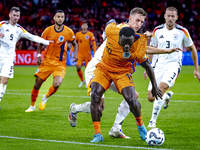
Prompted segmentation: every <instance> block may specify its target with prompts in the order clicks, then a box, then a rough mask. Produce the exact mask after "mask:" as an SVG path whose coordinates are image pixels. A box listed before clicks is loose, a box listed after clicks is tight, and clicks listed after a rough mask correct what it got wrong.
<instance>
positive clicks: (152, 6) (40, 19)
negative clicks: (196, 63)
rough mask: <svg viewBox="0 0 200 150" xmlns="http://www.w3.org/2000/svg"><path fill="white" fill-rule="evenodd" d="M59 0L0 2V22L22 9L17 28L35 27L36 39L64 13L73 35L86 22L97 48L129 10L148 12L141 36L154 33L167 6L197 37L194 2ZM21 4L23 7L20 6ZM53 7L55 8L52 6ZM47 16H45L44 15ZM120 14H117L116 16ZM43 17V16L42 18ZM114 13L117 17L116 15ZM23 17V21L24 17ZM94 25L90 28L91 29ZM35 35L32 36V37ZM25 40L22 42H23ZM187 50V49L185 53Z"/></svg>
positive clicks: (199, 5) (198, 18)
mask: <svg viewBox="0 0 200 150" xmlns="http://www.w3.org/2000/svg"><path fill="white" fill-rule="evenodd" d="M58 1H59V0H41V1H38V0H28V1H26V0H15V1H11V0H1V2H0V20H8V18H7V15H8V14H9V10H10V8H11V7H12V5H16V6H18V7H20V8H21V9H22V14H21V16H22V18H24V19H21V20H20V22H19V23H20V24H21V25H22V26H24V27H25V29H26V30H27V31H29V32H31V31H30V30H28V29H27V28H26V26H28V25H30V26H31V27H33V26H37V27H36V29H35V32H37V33H38V34H37V35H41V33H42V31H43V30H44V29H45V28H46V27H47V26H49V25H51V24H53V22H52V20H49V19H48V18H49V17H50V18H51V17H52V16H53V14H52V12H55V10H56V8H55V7H54V6H55V5H57V8H59V9H62V10H64V12H65V13H66V16H67V17H66V23H65V24H66V25H67V26H69V27H70V28H71V29H72V30H73V31H74V32H77V31H78V30H79V28H80V25H79V23H78V22H79V21H81V20H83V18H86V20H87V21H88V23H89V25H90V24H91V25H90V27H92V28H91V29H92V30H94V34H95V38H96V42H97V46H98V45H99V44H101V43H102V42H103V41H102V38H101V34H102V32H103V30H104V28H105V24H106V22H107V20H110V19H111V18H114V19H116V21H117V22H124V21H125V20H128V14H126V12H129V10H130V9H131V8H132V7H135V6H137V7H142V8H144V10H146V11H147V12H148V17H147V20H146V22H145V23H144V26H143V27H142V28H141V29H140V31H139V32H140V33H143V31H144V29H145V31H146V30H148V31H153V27H154V26H157V25H159V24H161V23H163V21H164V20H163V15H164V12H165V8H167V7H168V6H177V9H178V10H179V14H178V15H179V19H178V20H177V23H178V24H180V25H183V26H184V27H186V28H187V29H188V30H189V32H191V31H190V26H191V25H194V27H195V29H194V31H192V32H193V33H196V34H197V35H199V34H200V27H199V24H200V12H199V10H200V1H197V0H180V1H177V0H167V1H164V0H156V1H154V2H150V1H122V0H115V1H108V0H104V1H100V0H97V1H94V0H75V1H62V2H61V1H59V3H57V2H58ZM22 4H23V5H22ZM54 4H55V5H54ZM43 12H45V14H46V15H45V16H44V15H43V14H44V13H43ZM46 12H48V13H46ZM118 12H120V14H119V13H118ZM42 13H43V14H42ZM115 13H116V14H117V15H115ZM24 16H25V17H24ZM92 24H93V25H92ZM193 33H190V34H191V37H192V39H194V43H197V42H196V39H195V38H194V37H193V36H195V34H193ZM34 34H35V33H34ZM22 40H24V39H22ZM196 47H197V50H200V47H199V45H196ZM185 50H186V49H185Z"/></svg>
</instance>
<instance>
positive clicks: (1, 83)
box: [0, 7, 49, 101]
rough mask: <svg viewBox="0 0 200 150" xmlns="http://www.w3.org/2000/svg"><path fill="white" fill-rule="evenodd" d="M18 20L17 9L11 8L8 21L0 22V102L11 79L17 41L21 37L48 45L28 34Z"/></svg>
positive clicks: (44, 41) (46, 42)
mask: <svg viewBox="0 0 200 150" xmlns="http://www.w3.org/2000/svg"><path fill="white" fill-rule="evenodd" d="M19 19H20V9H19V7H12V8H11V10H10V13H9V21H1V22H0V101H1V99H2V98H3V95H4V94H5V91H6V87H7V83H8V80H9V78H13V73H14V70H13V67H14V60H15V56H16V53H15V49H16V43H17V41H18V40H19V39H20V38H21V37H23V38H26V39H29V40H31V41H34V42H37V43H42V44H45V45H49V41H47V40H44V39H42V38H41V37H39V36H35V35H32V34H30V33H29V32H27V31H26V30H25V29H24V28H23V27H21V26H20V25H19V24H17V22H18V21H19Z"/></svg>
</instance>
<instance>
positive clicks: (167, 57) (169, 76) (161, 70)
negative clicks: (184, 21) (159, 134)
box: [144, 7, 200, 127]
mask: <svg viewBox="0 0 200 150" xmlns="http://www.w3.org/2000/svg"><path fill="white" fill-rule="evenodd" d="M164 18H165V22H166V23H165V24H162V25H159V26H157V27H156V28H155V29H154V31H153V37H152V39H151V43H150V45H151V46H153V47H158V48H163V49H170V48H174V47H179V48H181V49H183V44H184V46H185V47H187V48H188V49H189V50H190V51H191V56H192V59H193V63H194V67H195V70H194V77H195V78H196V77H197V79H198V81H199V82H200V75H199V65H198V57H197V50H196V47H195V46H194V43H193V41H192V39H191V37H190V34H189V32H188V30H187V29H186V28H184V27H182V26H180V25H178V24H176V20H177V19H178V10H177V9H176V8H175V7H168V8H167V9H166V11H165V14H164ZM151 58H152V56H149V61H151ZM181 59H182V52H181V51H179V52H174V53H171V54H164V55H157V56H156V60H155V66H154V71H155V76H156V82H157V84H158V85H159V88H160V89H161V91H162V95H163V97H162V99H161V98H158V100H155V97H153V96H152V94H151V89H152V86H151V83H149V86H148V100H149V101H151V102H154V104H153V111H152V117H151V119H150V122H149V125H148V127H156V120H157V117H158V115H159V112H160V110H161V107H162V106H163V108H164V109H166V108H167V107H168V106H169V102H170V98H171V97H172V95H173V92H172V91H169V92H168V93H166V91H167V90H168V89H169V88H170V89H171V88H172V87H173V85H174V83H175V80H176V78H177V77H178V75H179V72H180V70H181V66H182V61H181ZM144 75H145V78H146V77H147V75H146V74H144ZM154 100H155V101H154Z"/></svg>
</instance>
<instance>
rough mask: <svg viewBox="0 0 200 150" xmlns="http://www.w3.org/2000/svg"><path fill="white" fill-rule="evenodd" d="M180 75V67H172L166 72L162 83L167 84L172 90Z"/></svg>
mask: <svg viewBox="0 0 200 150" xmlns="http://www.w3.org/2000/svg"><path fill="white" fill-rule="evenodd" d="M179 73H180V68H179V67H170V68H168V69H167V70H166V71H165V74H164V75H163V78H162V80H161V82H163V83H166V84H167V85H168V86H169V88H172V87H173V85H174V83H175V81H176V79H177V77H178V75H179ZM163 88H164V87H163Z"/></svg>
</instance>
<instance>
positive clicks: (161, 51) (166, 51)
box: [147, 46, 182, 54]
mask: <svg viewBox="0 0 200 150" xmlns="http://www.w3.org/2000/svg"><path fill="white" fill-rule="evenodd" d="M179 51H182V50H181V49H180V48H179V47H175V48H171V49H159V48H155V47H152V46H147V54H170V53H173V52H179Z"/></svg>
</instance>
